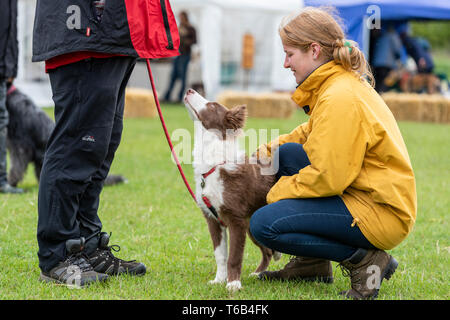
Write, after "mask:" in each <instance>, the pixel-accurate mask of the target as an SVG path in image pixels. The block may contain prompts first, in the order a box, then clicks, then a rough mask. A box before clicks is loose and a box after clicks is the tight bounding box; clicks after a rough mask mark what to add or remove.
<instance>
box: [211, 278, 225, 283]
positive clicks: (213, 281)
mask: <svg viewBox="0 0 450 320" xmlns="http://www.w3.org/2000/svg"><path fill="white" fill-rule="evenodd" d="M226 281H227V280H226V279H217V278H216V279H214V280H209V281H208V283H209V284H221V283H225V282H226Z"/></svg>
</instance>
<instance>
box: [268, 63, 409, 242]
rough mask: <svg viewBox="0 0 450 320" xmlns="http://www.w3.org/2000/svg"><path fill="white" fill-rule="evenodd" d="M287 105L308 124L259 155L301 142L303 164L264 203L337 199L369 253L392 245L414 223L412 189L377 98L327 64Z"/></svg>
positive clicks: (392, 127)
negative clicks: (306, 118)
mask: <svg viewBox="0 0 450 320" xmlns="http://www.w3.org/2000/svg"><path fill="white" fill-rule="evenodd" d="M292 99H293V100H294V101H295V103H296V104H298V105H299V106H300V107H304V109H305V111H306V112H307V114H308V115H310V118H309V121H308V122H306V123H303V124H301V125H300V126H298V127H297V128H295V129H294V130H293V131H292V132H291V133H289V134H285V135H281V136H280V137H279V138H278V139H275V140H274V141H272V142H271V143H269V144H268V145H266V146H265V147H266V149H267V150H264V151H267V154H268V155H270V153H271V148H272V147H273V146H274V143H276V142H278V143H279V145H282V144H284V143H288V142H296V143H301V144H302V145H303V148H304V150H305V152H306V154H307V155H308V158H309V160H310V162H311V165H309V166H307V167H305V168H303V169H301V170H300V171H299V173H298V174H295V175H293V176H283V177H281V179H280V180H279V181H278V182H277V183H276V184H275V185H274V186H273V187H272V189H271V190H270V192H269V193H268V194H267V203H269V204H270V203H273V202H276V201H278V200H281V199H289V198H314V197H328V196H334V195H339V196H340V197H341V198H342V200H343V201H344V203H345V205H346V206H347V208H348V210H349V211H350V213H351V214H352V216H353V218H354V220H353V224H352V226H354V224H357V225H358V226H359V228H360V229H361V231H362V233H363V234H364V236H365V237H366V238H367V239H368V240H369V241H370V242H371V243H372V244H373V245H374V246H376V247H377V248H379V249H383V250H387V249H391V248H393V247H395V246H396V245H398V244H399V243H400V242H401V241H402V240H403V239H405V237H406V236H407V235H408V233H409V232H410V231H411V229H412V227H413V225H414V222H415V219H416V210H417V199H416V185H415V179H414V173H413V169H412V167H411V162H410V159H409V155H408V151H407V149H406V146H405V143H404V141H403V138H402V135H401V133H400V130H399V128H398V126H397V123H396V121H395V119H394V116H393V115H392V113H391V111H390V110H389V108H388V107H387V106H386V104H385V103H384V101H383V100H382V98H381V97H380V96H379V95H378V93H377V92H376V91H375V90H374V89H373V88H372V87H371V86H370V85H369V84H368V83H367V82H366V81H361V80H359V79H358V78H357V77H356V76H355V75H353V74H352V73H350V72H348V71H345V70H344V69H343V67H342V66H341V65H338V64H336V63H335V62H334V61H331V62H328V63H325V64H323V65H322V66H320V67H319V68H317V69H316V70H314V71H313V72H312V73H311V74H310V75H309V76H308V78H306V79H305V81H304V82H302V83H301V84H300V85H299V86H298V88H297V90H296V91H295V93H294V95H293V96H292ZM305 106H307V107H305ZM277 140H278V141H277ZM260 150H261V149H260Z"/></svg>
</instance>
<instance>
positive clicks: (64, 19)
mask: <svg viewBox="0 0 450 320" xmlns="http://www.w3.org/2000/svg"><path fill="white" fill-rule="evenodd" d="M155 12H158V14H157V15H155ZM49 13H52V14H49ZM178 45H179V37H178V33H177V28H176V24H175V20H174V17H173V14H172V12H171V8H170V4H169V2H168V1H153V0H138V1H137V0H106V1H105V0H101V1H85V0H59V1H58V6H56V7H55V4H54V1H53V0H38V1H37V5H36V16H35V23H34V35H33V61H45V62H46V70H47V72H48V74H49V77H50V83H51V87H52V92H53V100H54V102H55V120H56V124H55V129H54V131H53V132H52V135H51V137H50V139H49V141H48V144H47V150H46V154H45V159H44V164H43V166H42V172H41V179H40V183H39V198H38V214H39V218H38V227H37V240H38V244H39V252H38V257H39V267H40V269H41V280H43V281H53V282H58V283H69V282H70V281H72V280H73V279H74V277H75V276H76V277H77V279H78V283H77V284H79V285H81V286H83V285H85V284H88V283H91V282H94V281H103V280H106V279H107V277H108V275H117V274H123V273H127V274H132V275H143V274H144V273H145V272H146V267H145V265H144V264H142V263H138V262H135V261H134V260H133V261H124V260H121V259H118V258H116V257H115V256H114V255H113V254H112V252H111V249H112V246H108V243H109V235H108V234H107V233H106V232H102V231H101V229H102V223H101V221H100V218H99V216H98V207H99V201H100V198H99V197H100V193H101V191H102V187H103V183H104V180H105V178H106V176H107V174H108V171H109V169H110V167H111V163H112V161H113V159H114V154H115V152H116V150H117V148H118V146H119V143H120V139H121V134H122V129H123V109H124V98H125V87H126V84H127V82H128V79H129V77H130V75H131V72H132V70H133V68H134V65H135V63H136V59H137V58H138V57H141V58H161V57H170V56H174V55H176V54H177V48H178Z"/></svg>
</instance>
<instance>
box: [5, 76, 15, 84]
mask: <svg viewBox="0 0 450 320" xmlns="http://www.w3.org/2000/svg"><path fill="white" fill-rule="evenodd" d="M14 79H15V78H14V77H9V78H8V79H6V83H8V84H12V83H13V82H14Z"/></svg>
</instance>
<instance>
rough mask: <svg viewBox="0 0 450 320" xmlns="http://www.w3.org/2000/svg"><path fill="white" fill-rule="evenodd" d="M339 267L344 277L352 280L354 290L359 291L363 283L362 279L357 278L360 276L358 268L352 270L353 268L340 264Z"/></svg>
mask: <svg viewBox="0 0 450 320" xmlns="http://www.w3.org/2000/svg"><path fill="white" fill-rule="evenodd" d="M337 267H338V268H339V269H341V272H342V275H343V276H344V277H349V278H350V282H351V285H352V288H353V289H359V287H360V283H361V277H357V276H358V274H359V270H358V269H357V268H352V267H351V266H346V265H343V264H342V263H339V264H338V265H337Z"/></svg>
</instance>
